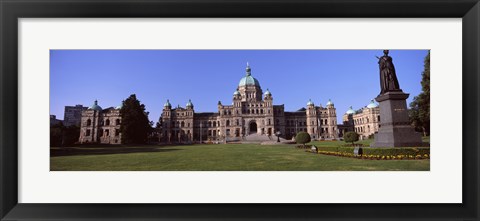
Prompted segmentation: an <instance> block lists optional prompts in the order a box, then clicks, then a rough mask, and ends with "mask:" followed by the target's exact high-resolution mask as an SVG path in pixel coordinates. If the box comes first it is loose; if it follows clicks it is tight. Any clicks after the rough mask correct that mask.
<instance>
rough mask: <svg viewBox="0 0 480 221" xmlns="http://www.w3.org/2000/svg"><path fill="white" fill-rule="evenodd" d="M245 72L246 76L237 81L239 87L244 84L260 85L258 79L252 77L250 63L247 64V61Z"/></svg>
mask: <svg viewBox="0 0 480 221" xmlns="http://www.w3.org/2000/svg"><path fill="white" fill-rule="evenodd" d="M246 72H247V74H246V76H245V77H243V78H242V79H241V80H240V83H238V86H239V87H241V86H246V85H255V86H258V87H260V83H259V82H258V80H257V79H255V78H254V77H252V71H251V69H250V65H248V62H247V68H246Z"/></svg>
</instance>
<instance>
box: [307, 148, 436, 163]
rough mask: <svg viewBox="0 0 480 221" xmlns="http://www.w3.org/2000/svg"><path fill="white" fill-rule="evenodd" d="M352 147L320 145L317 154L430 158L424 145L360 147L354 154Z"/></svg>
mask: <svg viewBox="0 0 480 221" xmlns="http://www.w3.org/2000/svg"><path fill="white" fill-rule="evenodd" d="M307 148H309V149H308V150H305V151H306V152H312V151H311V150H310V148H311V145H307ZM354 149H355V148H354V147H321V148H319V150H318V152H317V153H318V154H324V155H332V156H340V157H352V158H357V159H365V160H419V159H430V148H425V147H418V148H417V147H406V148H369V147H362V148H361V149H362V154H361V155H355V154H354Z"/></svg>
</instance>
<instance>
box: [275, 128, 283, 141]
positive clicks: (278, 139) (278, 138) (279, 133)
mask: <svg viewBox="0 0 480 221" xmlns="http://www.w3.org/2000/svg"><path fill="white" fill-rule="evenodd" d="M281 134H282V133H281V132H280V131H277V133H275V135H277V143H278V142H280V135H281Z"/></svg>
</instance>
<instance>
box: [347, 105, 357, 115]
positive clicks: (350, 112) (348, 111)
mask: <svg viewBox="0 0 480 221" xmlns="http://www.w3.org/2000/svg"><path fill="white" fill-rule="evenodd" d="M345 114H348V115H350V114H355V111H354V110H353V108H352V106H350V108H349V109H348V110H347V112H345Z"/></svg>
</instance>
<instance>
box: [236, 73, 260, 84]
mask: <svg viewBox="0 0 480 221" xmlns="http://www.w3.org/2000/svg"><path fill="white" fill-rule="evenodd" d="M246 85H255V86H258V87H260V83H259V82H258V80H257V79H255V78H254V77H252V76H251V75H248V76H245V77H243V78H242V79H241V80H240V83H238V86H239V87H241V86H246Z"/></svg>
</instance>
